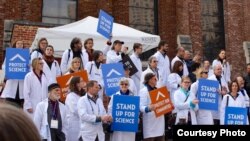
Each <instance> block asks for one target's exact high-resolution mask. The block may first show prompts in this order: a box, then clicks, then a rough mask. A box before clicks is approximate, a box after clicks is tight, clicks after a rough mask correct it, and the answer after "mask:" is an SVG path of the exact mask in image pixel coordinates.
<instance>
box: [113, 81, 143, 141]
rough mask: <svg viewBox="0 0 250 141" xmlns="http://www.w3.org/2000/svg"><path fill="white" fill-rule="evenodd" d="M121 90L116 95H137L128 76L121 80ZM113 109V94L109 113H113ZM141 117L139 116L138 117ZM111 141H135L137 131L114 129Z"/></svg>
mask: <svg viewBox="0 0 250 141" xmlns="http://www.w3.org/2000/svg"><path fill="white" fill-rule="evenodd" d="M119 85H120V90H119V91H118V92H116V93H115V95H125V96H135V94H134V93H133V92H131V91H130V90H129V89H128V88H129V85H130V84H129V80H128V79H127V78H122V79H121V80H120V82H119ZM112 109H113V95H112V96H111V100H110V102H109V105H108V113H109V115H112ZM138 118H139V117H138ZM110 141H135V132H124V131H114V132H113V133H112V134H111V138H110Z"/></svg>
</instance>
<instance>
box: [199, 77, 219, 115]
mask: <svg viewBox="0 0 250 141" xmlns="http://www.w3.org/2000/svg"><path fill="white" fill-rule="evenodd" d="M218 89H219V82H218V81H214V80H208V79H199V85H198V93H197V98H198V100H199V109H204V110H214V111H218V107H219V106H218V100H219V93H218Z"/></svg>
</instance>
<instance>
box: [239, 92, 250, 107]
mask: <svg viewBox="0 0 250 141" xmlns="http://www.w3.org/2000/svg"><path fill="white" fill-rule="evenodd" d="M243 91H244V94H243V93H242V92H241V91H239V93H240V96H242V97H243V99H244V100H245V104H246V107H249V105H250V104H249V102H250V101H249V96H248V94H247V91H246V90H245V89H243Z"/></svg>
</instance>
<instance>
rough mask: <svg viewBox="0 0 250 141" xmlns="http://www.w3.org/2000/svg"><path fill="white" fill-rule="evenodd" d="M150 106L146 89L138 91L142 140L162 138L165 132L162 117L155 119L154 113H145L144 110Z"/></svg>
mask: <svg viewBox="0 0 250 141" xmlns="http://www.w3.org/2000/svg"><path fill="white" fill-rule="evenodd" d="M150 104H151V99H150V96H149V92H148V89H147V87H146V86H145V87H143V88H142V89H141V90H140V111H141V112H142V113H143V118H142V122H143V138H144V139H145V138H151V137H158V136H163V135H164V131H165V119H164V115H162V116H160V117H158V118H157V117H156V116H155V113H154V111H151V112H148V113H146V112H145V108H146V107H147V106H149V105H150Z"/></svg>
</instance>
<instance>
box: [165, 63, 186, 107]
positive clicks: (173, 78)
mask: <svg viewBox="0 0 250 141" xmlns="http://www.w3.org/2000/svg"><path fill="white" fill-rule="evenodd" d="M182 71H183V63H182V62H181V61H176V62H175V63H174V67H173V70H172V73H171V74H170V75H169V76H168V84H169V86H168V90H169V92H170V98H171V101H172V102H174V93H175V91H176V90H177V89H178V88H179V87H180V86H181V77H182V76H181V74H182Z"/></svg>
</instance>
